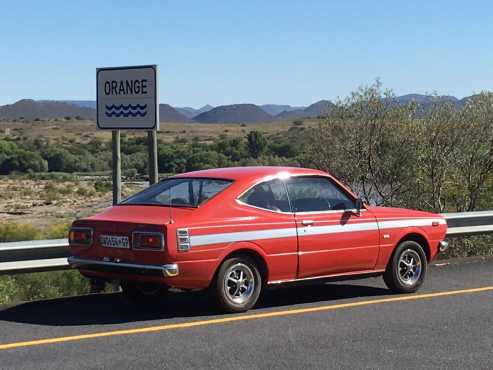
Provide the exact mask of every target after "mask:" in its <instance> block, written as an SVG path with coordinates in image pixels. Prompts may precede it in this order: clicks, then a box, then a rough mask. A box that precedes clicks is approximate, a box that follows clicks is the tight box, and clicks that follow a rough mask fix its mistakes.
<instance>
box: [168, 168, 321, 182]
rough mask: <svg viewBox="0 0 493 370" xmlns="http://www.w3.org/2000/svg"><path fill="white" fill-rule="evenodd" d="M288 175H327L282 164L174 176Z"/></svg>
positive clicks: (239, 177)
mask: <svg viewBox="0 0 493 370" xmlns="http://www.w3.org/2000/svg"><path fill="white" fill-rule="evenodd" d="M275 175H279V176H282V175H288V176H302V175H325V176H326V175H327V174H326V173H325V172H322V171H319V170H313V169H309V168H300V167H282V166H252V167H226V168H213V169H209V170H200V171H193V172H186V173H182V174H179V175H176V176H174V177H210V178H219V179H229V180H254V179H260V178H263V177H266V176H275Z"/></svg>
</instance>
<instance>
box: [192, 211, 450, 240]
mask: <svg viewBox="0 0 493 370" xmlns="http://www.w3.org/2000/svg"><path fill="white" fill-rule="evenodd" d="M432 222H438V223H439V224H442V225H443V224H446V221H445V220H443V219H439V218H418V219H407V220H396V221H382V222H372V221H370V222H360V223H350V224H344V225H342V224H337V225H328V226H306V227H301V228H299V229H298V233H299V235H298V236H299V237H303V236H310V235H324V234H337V233H345V232H358V231H369V230H379V229H395V228H404V227H413V226H416V227H419V226H432ZM296 235H297V230H296V227H291V228H282V229H266V230H254V231H240V232H232V233H220V234H206V235H195V236H194V235H192V236H190V244H191V246H192V247H198V246H202V245H210V244H223V243H233V242H239V241H250V240H260V239H280V238H290V237H295V236H296Z"/></svg>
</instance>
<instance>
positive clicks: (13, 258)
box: [0, 211, 493, 274]
mask: <svg viewBox="0 0 493 370" xmlns="http://www.w3.org/2000/svg"><path fill="white" fill-rule="evenodd" d="M442 216H443V217H445V219H446V220H447V225H448V231H447V236H448V237H460V236H468V235H479V234H488V233H493V211H481V212H462V213H443V214H442ZM69 254H70V253H69V249H68V240H67V239H54V240H32V241H23V242H11V243H0V274H15V273H24V272H37V271H49V270H63V269H67V268H69V265H68V263H67V257H68V256H69Z"/></svg>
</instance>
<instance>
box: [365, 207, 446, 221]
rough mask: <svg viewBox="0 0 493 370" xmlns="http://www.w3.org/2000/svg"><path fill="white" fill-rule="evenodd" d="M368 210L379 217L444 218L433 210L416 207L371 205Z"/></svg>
mask: <svg viewBox="0 0 493 370" xmlns="http://www.w3.org/2000/svg"><path fill="white" fill-rule="evenodd" d="M368 210H369V211H370V212H372V213H373V214H374V215H375V216H376V217H377V219H378V218H394V217H395V218H443V217H442V216H441V215H439V214H437V213H432V212H425V211H417V210H414V209H406V208H394V207H376V206H370V207H368Z"/></svg>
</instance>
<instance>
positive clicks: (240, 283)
mask: <svg viewBox="0 0 493 370" xmlns="http://www.w3.org/2000/svg"><path fill="white" fill-rule="evenodd" d="M212 288H213V291H214V293H215V295H216V297H217V300H218V302H219V305H220V306H221V308H222V309H223V310H225V311H227V312H244V311H247V310H249V309H250V308H252V307H253V306H254V305H255V303H257V300H258V297H259V296H260V291H261V290H262V277H261V275H260V272H259V269H258V267H257V265H256V264H255V261H254V260H252V259H251V258H250V257H248V256H239V257H232V258H228V259H227V260H225V261H224V262H223V264H222V265H221V267H220V268H219V271H218V272H217V274H216V278H215V281H214V284H213V286H212Z"/></svg>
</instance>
